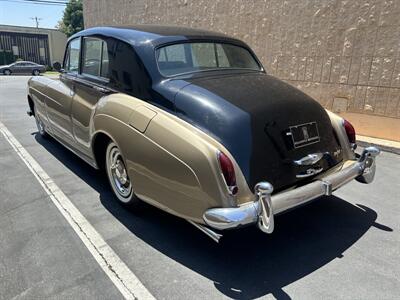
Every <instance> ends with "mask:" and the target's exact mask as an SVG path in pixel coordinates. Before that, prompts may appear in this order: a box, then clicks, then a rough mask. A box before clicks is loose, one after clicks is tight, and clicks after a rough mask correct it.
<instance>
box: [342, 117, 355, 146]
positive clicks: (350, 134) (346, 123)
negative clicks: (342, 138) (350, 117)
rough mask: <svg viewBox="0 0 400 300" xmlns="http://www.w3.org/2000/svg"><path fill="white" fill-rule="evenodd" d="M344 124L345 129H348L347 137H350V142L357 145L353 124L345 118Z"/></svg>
mask: <svg viewBox="0 0 400 300" xmlns="http://www.w3.org/2000/svg"><path fill="white" fill-rule="evenodd" d="M343 126H344V129H345V130H346V134H347V138H348V139H349V142H350V144H351V145H355V143H356V131H355V130H354V127H353V125H351V123H350V122H349V121H347V120H344V119H343Z"/></svg>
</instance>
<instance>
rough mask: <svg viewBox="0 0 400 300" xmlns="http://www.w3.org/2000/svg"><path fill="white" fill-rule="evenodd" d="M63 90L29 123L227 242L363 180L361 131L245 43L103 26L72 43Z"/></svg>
mask: <svg viewBox="0 0 400 300" xmlns="http://www.w3.org/2000/svg"><path fill="white" fill-rule="evenodd" d="M55 67H56V68H57V69H60V73H61V74H60V76H59V80H54V79H51V78H47V77H34V78H31V79H30V80H29V83H28V86H29V88H28V103H29V111H28V114H29V115H32V116H34V117H35V119H36V123H37V127H38V132H39V134H40V135H42V136H44V137H45V136H47V135H50V136H52V137H54V138H55V139H56V140H58V141H59V142H60V143H62V144H63V145H65V147H67V148H68V149H70V150H71V151H72V152H74V153H75V154H77V155H78V156H79V157H81V158H82V159H83V160H85V161H86V162H87V163H89V164H90V165H92V166H93V167H94V168H99V169H104V170H105V173H106V175H107V177H108V179H109V182H110V185H111V188H112V191H113V193H114V194H115V197H116V199H117V200H118V201H119V202H120V203H122V204H123V205H127V206H136V205H137V204H138V203H139V202H140V201H141V200H142V201H145V202H148V203H150V204H152V205H154V206H156V207H158V208H160V209H163V210H165V211H167V212H169V213H171V214H174V215H176V216H178V217H181V218H184V219H186V220H188V221H189V222H190V223H192V224H193V225H195V226H196V227H197V228H199V229H200V230H202V231H203V232H204V233H206V234H207V235H209V236H210V237H211V238H213V239H214V240H215V241H218V240H219V239H220V237H221V236H222V233H223V230H225V229H232V228H238V227H240V226H245V225H249V224H257V226H258V227H259V228H260V229H261V230H262V231H264V232H266V233H271V232H272V231H273V230H274V226H275V225H274V218H275V216H276V215H277V214H280V213H282V212H285V211H287V210H289V209H292V208H294V207H297V206H299V205H302V204H305V203H307V202H309V201H311V200H313V199H316V198H318V197H320V196H323V195H331V193H332V192H333V191H334V190H336V189H337V188H339V187H341V186H343V185H344V184H346V183H348V182H349V181H351V180H352V179H356V180H358V181H360V182H363V183H370V182H371V181H372V180H373V178H374V175H375V157H376V156H377V155H378V154H379V150H378V149H377V148H374V147H367V148H365V149H364V150H363V151H362V154H360V155H357V154H356V153H355V148H356V144H355V143H356V139H355V131H354V128H353V126H352V125H351V124H350V123H349V122H348V121H346V120H344V119H342V118H341V117H339V116H337V115H335V114H333V113H331V112H329V111H327V110H325V109H324V108H323V107H322V106H321V105H320V104H319V103H318V102H316V101H314V100H313V99H312V98H310V97H309V96H307V95H305V94H304V93H302V92H301V91H300V90H298V89H296V88H294V87H292V86H290V85H289V84H287V83H284V82H282V81H281V80H279V79H277V78H275V77H273V76H270V75H268V74H267V73H266V72H265V70H264V68H263V66H262V65H261V63H260V61H259V60H258V59H257V57H256V55H255V54H254V53H253V51H252V50H251V49H250V48H249V47H248V46H247V45H246V44H245V43H243V42H242V41H240V40H237V39H235V38H231V37H228V36H225V35H222V34H219V33H213V32H208V31H203V30H195V29H188V28H180V27H164V26H135V27H98V28H90V29H87V30H84V31H81V32H79V33H77V34H75V35H74V36H72V37H71V38H70V39H69V41H68V44H67V48H66V51H65V58H64V62H63V65H62V69H61V65H60V64H55Z"/></svg>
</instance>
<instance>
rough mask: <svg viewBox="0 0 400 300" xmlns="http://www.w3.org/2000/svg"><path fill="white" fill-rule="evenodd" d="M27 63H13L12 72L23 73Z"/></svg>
mask: <svg viewBox="0 0 400 300" xmlns="http://www.w3.org/2000/svg"><path fill="white" fill-rule="evenodd" d="M24 68H25V63H23V62H16V63H14V64H12V65H11V68H10V69H11V72H12V73H13V74H22V73H24Z"/></svg>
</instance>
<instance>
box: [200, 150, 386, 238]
mask: <svg viewBox="0 0 400 300" xmlns="http://www.w3.org/2000/svg"><path fill="white" fill-rule="evenodd" d="M377 155H379V149H377V148H375V147H368V148H365V150H364V151H363V152H362V154H361V155H360V157H359V158H358V160H355V161H354V162H353V163H351V164H350V165H349V166H347V167H345V168H344V169H342V170H340V171H338V172H335V173H333V174H330V175H328V176H326V177H323V178H321V179H318V180H316V181H313V182H311V183H309V184H307V185H304V186H301V187H298V188H295V189H292V190H289V191H286V192H282V193H279V194H276V195H271V194H272V192H273V186H272V185H271V184H270V183H268V182H259V183H258V184H257V185H256V186H255V188H254V189H255V195H256V200H255V201H254V202H251V203H247V204H244V205H241V206H238V207H232V208H212V209H209V210H207V211H206V212H205V213H204V215H203V219H204V221H205V223H206V224H207V225H208V226H209V227H211V228H213V229H218V230H224V229H232V228H237V227H240V226H244V225H248V224H252V223H257V225H258V227H259V228H260V229H261V230H262V231H263V232H266V233H272V232H273V231H274V226H275V225H274V216H275V215H276V214H279V213H282V212H284V211H286V210H289V209H291V208H294V207H296V206H299V205H302V204H304V203H307V202H309V201H311V200H313V199H315V198H318V197H321V196H324V195H328V196H329V195H331V194H332V192H333V191H335V190H336V189H338V188H340V187H341V186H343V185H345V184H346V183H348V182H349V181H351V180H353V179H356V180H357V181H359V182H362V183H371V182H372V181H373V179H374V176H375V169H376V166H375V157H376V156H377Z"/></svg>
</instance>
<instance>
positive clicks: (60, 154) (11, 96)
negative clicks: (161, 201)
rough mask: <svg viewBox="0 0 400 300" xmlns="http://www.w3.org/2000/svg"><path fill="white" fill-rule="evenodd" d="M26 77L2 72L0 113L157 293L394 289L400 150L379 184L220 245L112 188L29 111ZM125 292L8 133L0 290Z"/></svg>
mask: <svg viewBox="0 0 400 300" xmlns="http://www.w3.org/2000/svg"><path fill="white" fill-rule="evenodd" d="M28 78H29V77H26V76H9V77H5V76H0V122H1V123H3V124H4V125H5V126H6V128H7V129H8V130H9V131H10V132H11V133H12V135H13V136H14V137H15V138H16V139H17V140H18V142H19V143H20V144H21V145H22V146H23V148H24V149H25V150H26V151H27V152H28V153H29V154H30V155H31V156H32V157H33V159H34V160H35V161H36V162H37V163H38V164H39V165H40V167H41V168H42V169H43V170H44V171H45V172H46V173H47V174H48V176H49V177H50V178H51V179H52V181H54V183H55V184H56V185H57V186H58V187H59V188H60V190H61V191H62V192H63V193H64V194H65V195H66V197H68V199H69V200H70V201H71V202H72V203H73V204H74V205H75V207H76V208H77V209H78V210H79V212H80V213H81V214H82V215H83V216H84V217H85V218H86V220H87V221H88V222H89V223H90V224H91V226H93V227H94V229H95V230H96V231H97V232H98V233H99V234H100V235H101V237H102V238H103V239H104V241H105V242H106V243H107V244H108V246H110V247H111V248H112V250H113V251H114V252H115V253H116V255H117V256H118V257H119V258H120V259H121V261H123V263H124V264H125V265H126V266H127V267H128V268H129V270H130V271H131V272H132V273H133V274H135V275H136V277H137V278H138V279H139V280H140V282H141V283H142V284H143V285H144V286H145V287H146V288H147V290H148V291H149V292H150V293H151V294H152V295H153V296H154V297H155V298H157V299H225V298H235V299H255V298H270V299H273V298H276V299H290V298H293V299H338V298H342V299H398V298H399V295H400V263H399V257H400V234H399V230H400V218H399V215H400V156H399V155H396V154H393V153H387V152H382V154H381V155H380V156H379V157H378V160H377V164H378V168H377V173H376V179H375V181H374V183H372V184H370V185H362V184H360V183H357V182H355V181H354V182H351V183H350V184H348V185H347V186H345V187H343V188H342V189H340V190H339V191H337V192H335V193H334V195H333V196H331V197H324V198H321V199H319V200H318V201H314V202H313V203H311V204H309V205H306V206H304V207H301V208H299V209H296V210H293V211H291V212H289V213H286V214H284V215H281V216H279V217H278V218H277V219H276V231H275V232H274V233H273V234H272V235H266V234H263V233H261V232H260V231H259V230H257V229H256V228H254V227H248V228H244V229H240V230H237V231H230V232H228V233H227V234H226V236H225V237H224V238H223V240H222V242H221V243H220V244H216V243H215V242H213V241H212V240H211V239H209V238H208V237H206V236H205V235H204V234H202V233H201V232H200V231H199V230H198V229H196V228H195V227H193V226H192V225H190V224H189V223H187V222H186V221H184V220H181V219H178V218H176V217H173V216H171V215H168V214H167V213H164V212H162V211H160V210H158V209H156V208H153V207H151V206H149V205H143V206H142V207H141V209H140V210H138V211H129V210H126V209H124V208H122V207H121V206H120V205H118V203H117V202H116V201H115V200H114V199H113V196H112V194H111V192H110V190H109V187H108V183H107V181H106V179H105V177H104V175H103V174H102V173H100V172H98V171H96V170H94V169H92V168H91V167H90V166H89V165H87V164H86V163H85V162H83V161H82V160H80V159H79V158H78V157H76V156H75V155H74V154H72V153H71V152H70V151H68V150H67V149H65V148H64V147H63V146H61V145H60V144H59V143H57V142H56V141H54V140H52V139H50V140H44V139H42V138H40V136H39V135H37V132H36V131H37V130H36V126H35V122H34V119H33V118H29V117H28V116H27V115H26V110H27V100H26V82H27V80H28ZM11 298H17V299H38V298H39V299H41V298H53V299H122V298H123V295H122V294H121V293H120V291H119V290H118V288H117V287H116V285H115V284H114V283H113V281H112V280H110V278H109V277H108V276H107V275H106V273H105V272H104V270H103V269H102V268H101V266H100V265H99V263H98V261H96V259H95V258H94V257H93V255H92V254H91V252H90V251H88V249H87V247H85V245H84V243H83V242H82V240H81V239H80V238H79V236H78V235H77V234H76V232H75V231H74V230H73V229H72V227H71V226H70V224H69V223H68V222H67V221H66V219H65V218H64V217H63V215H62V214H61V213H60V211H59V210H58V209H57V208H56V206H55V205H54V204H53V202H52V201H51V200H50V199H49V195H48V193H46V191H45V190H44V189H43V187H42V185H41V184H40V183H39V182H38V180H37V179H36V178H35V176H34V175H33V174H32V172H31V171H30V169H29V168H28V167H27V165H26V164H25V163H24V162H23V161H22V160H21V158H20V157H19V156H18V154H17V153H16V151H15V149H13V148H12V147H11V145H10V144H9V143H8V142H7V140H6V139H5V138H4V136H3V135H2V134H0V299H11Z"/></svg>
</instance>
